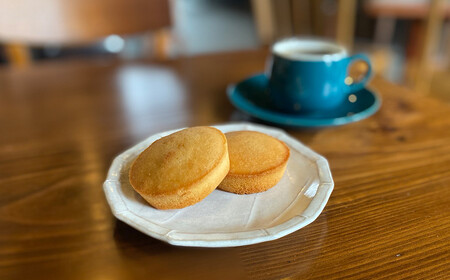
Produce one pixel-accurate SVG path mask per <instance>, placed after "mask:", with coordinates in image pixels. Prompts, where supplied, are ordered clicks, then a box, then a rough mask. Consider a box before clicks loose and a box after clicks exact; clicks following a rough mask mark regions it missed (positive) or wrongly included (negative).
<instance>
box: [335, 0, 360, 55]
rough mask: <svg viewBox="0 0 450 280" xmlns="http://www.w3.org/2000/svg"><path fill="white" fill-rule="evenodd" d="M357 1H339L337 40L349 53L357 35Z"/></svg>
mask: <svg viewBox="0 0 450 280" xmlns="http://www.w3.org/2000/svg"><path fill="white" fill-rule="evenodd" d="M356 4H357V3H356V0H339V2H338V12H337V30H336V40H337V41H338V43H340V44H342V45H343V46H345V47H346V48H347V49H348V50H349V51H351V50H352V48H353V37H354V35H355V17H356Z"/></svg>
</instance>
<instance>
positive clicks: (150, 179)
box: [129, 126, 229, 209]
mask: <svg viewBox="0 0 450 280" xmlns="http://www.w3.org/2000/svg"><path fill="white" fill-rule="evenodd" d="M228 171H229V157H228V149H227V140H226V138H225V135H224V134H223V133H222V132H221V131H220V130H218V129H216V128H213V127H206V126H203V127H201V126H200V127H192V128H187V129H183V130H181V131H178V132H175V133H173V134H171V135H168V136H166V137H163V138H161V139H159V140H157V141H155V142H154V143H152V144H151V145H150V146H149V147H148V148H147V149H146V150H144V151H143V152H142V153H141V154H140V155H139V156H138V157H137V158H136V160H135V161H134V162H133V164H132V166H131V168H130V173H129V179H130V183H131V185H132V186H133V188H134V189H135V190H136V191H137V192H138V193H139V194H140V195H141V196H142V197H143V198H144V199H145V200H146V201H147V202H148V203H149V204H150V205H152V206H153V207H155V208H158V209H176V208H183V207H186V206H189V205H193V204H195V203H197V202H199V201H201V200H202V199H204V198H205V197H206V196H208V195H209V194H210V193H211V192H212V191H213V190H214V189H216V187H217V186H218V185H219V184H220V182H221V181H222V180H223V178H224V177H225V176H226V175H227V173H228Z"/></svg>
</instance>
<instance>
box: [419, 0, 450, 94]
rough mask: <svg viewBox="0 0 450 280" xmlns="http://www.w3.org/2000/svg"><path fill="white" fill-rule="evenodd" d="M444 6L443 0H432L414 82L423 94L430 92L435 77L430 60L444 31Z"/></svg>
mask: <svg viewBox="0 0 450 280" xmlns="http://www.w3.org/2000/svg"><path fill="white" fill-rule="evenodd" d="M444 5H445V1H443V0H432V1H431V5H430V10H429V12H428V18H427V21H426V24H425V33H424V40H423V46H422V49H421V51H420V55H419V59H418V63H417V68H416V71H414V72H415V73H414V80H413V83H414V88H415V89H416V90H417V91H420V92H423V93H428V92H429V91H430V86H431V79H432V75H433V73H432V70H433V69H432V67H430V64H431V61H430V58H431V56H432V54H433V53H435V50H436V47H437V44H438V41H439V37H440V33H441V30H442V22H443V15H444V14H443V11H444V10H445V9H444Z"/></svg>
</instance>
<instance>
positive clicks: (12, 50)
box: [5, 44, 32, 67]
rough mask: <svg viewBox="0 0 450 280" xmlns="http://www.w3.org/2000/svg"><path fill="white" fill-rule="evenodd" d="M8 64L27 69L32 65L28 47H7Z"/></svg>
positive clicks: (16, 45)
mask: <svg viewBox="0 0 450 280" xmlns="http://www.w3.org/2000/svg"><path fill="white" fill-rule="evenodd" d="M5 54H6V59H7V60H8V62H9V63H10V64H11V65H13V66H15V67H26V66H28V65H30V64H31V61H32V59H31V53H30V50H29V48H28V47H27V46H25V45H21V44H7V45H5Z"/></svg>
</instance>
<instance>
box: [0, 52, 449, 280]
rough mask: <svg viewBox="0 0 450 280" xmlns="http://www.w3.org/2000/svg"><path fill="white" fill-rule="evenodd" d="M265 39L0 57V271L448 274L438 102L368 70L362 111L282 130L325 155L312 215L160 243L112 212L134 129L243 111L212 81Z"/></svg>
mask: <svg viewBox="0 0 450 280" xmlns="http://www.w3.org/2000/svg"><path fill="white" fill-rule="evenodd" d="M265 57H266V52H264V51H252V52H240V53H232V54H219V55H210V56H202V57H197V58H190V59H188V58H186V59H180V60H176V61H172V62H168V63H165V64H154V63H153V64H152V63H148V62H133V63H126V64H124V63H119V62H115V61H111V60H108V59H102V60H90V61H62V62H49V63H45V64H37V65H35V66H32V67H31V68H29V69H17V70H12V69H6V68H3V69H0V129H1V134H0V279H198V278H200V279H240V278H251V279H276V278H285V277H292V279H332V278H343V279H351V278H363V279H373V278H386V279H398V278H403V277H404V278H410V279H412V278H414V279H450V105H449V104H446V103H443V102H442V101H439V100H437V99H431V98H427V97H422V96H421V95H418V94H414V93H413V92H410V91H408V90H406V89H404V88H402V87H399V86H396V85H393V84H391V83H388V82H386V81H384V80H383V79H381V78H375V79H374V80H373V81H372V84H371V86H372V87H373V88H375V89H377V90H378V91H379V93H380V94H381V96H382V98H383V105H382V107H381V109H380V111H379V112H378V113H376V114H375V115H374V116H372V117H370V118H369V119H366V120H363V121H360V122H357V123H353V124H349V125H345V126H341V127H330V128H321V129H308V130H304V129H298V130H288V132H289V133H290V134H291V135H293V136H295V137H296V138H298V139H300V140H301V141H302V142H304V143H305V144H306V145H308V146H310V147H311V148H312V149H314V150H315V151H317V152H318V153H320V154H322V155H324V156H325V157H326V158H327V159H328V160H329V163H330V166H331V169H332V173H333V176H334V179H335V189H334V192H333V194H332V196H331V198H330V201H329V202H328V205H327V206H326V208H325V210H324V212H323V213H322V214H321V215H320V217H319V218H318V219H317V220H316V221H315V222H314V223H312V224H311V225H309V226H307V227H305V228H303V229H301V230H299V231H297V232H295V233H292V234H290V235H288V236H286V237H283V238H281V239H279V240H275V241H272V242H266V243H261V244H257V245H252V246H244V247H237V248H216V249H211V248H210V249H208V248H183V247H174V246H170V245H167V244H165V243H162V242H160V241H158V240H155V239H153V238H150V237H148V236H146V235H144V234H142V233H140V232H138V231H136V230H134V229H133V228H131V227H129V226H128V225H126V224H124V223H122V222H119V221H118V220H116V219H115V218H114V217H113V216H112V214H111V211H110V209H109V207H108V205H107V203H106V200H105V197H104V194H103V191H102V183H103V180H104V179H105V176H106V172H107V169H108V167H109V165H110V163H111V160H112V159H113V158H114V156H115V155H117V154H118V153H120V152H121V151H123V150H124V149H126V148H128V147H130V146H132V145H133V144H135V143H136V142H138V141H140V140H142V139H144V138H146V137H147V136H149V135H151V134H153V133H156V132H160V131H164V130H168V129H174V128H178V127H183V126H193V125H209V124H215V123H224V122H228V121H230V120H234V121H236V120H240V119H243V118H245V117H244V116H243V115H242V114H240V113H238V112H236V111H235V110H234V109H233V107H232V106H231V104H230V103H229V102H228V101H227V98H226V96H225V87H226V85H227V84H229V83H232V82H236V81H239V80H240V79H242V78H244V77H246V76H248V75H249V74H252V73H256V72H259V71H262V70H263V68H264V64H265Z"/></svg>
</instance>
